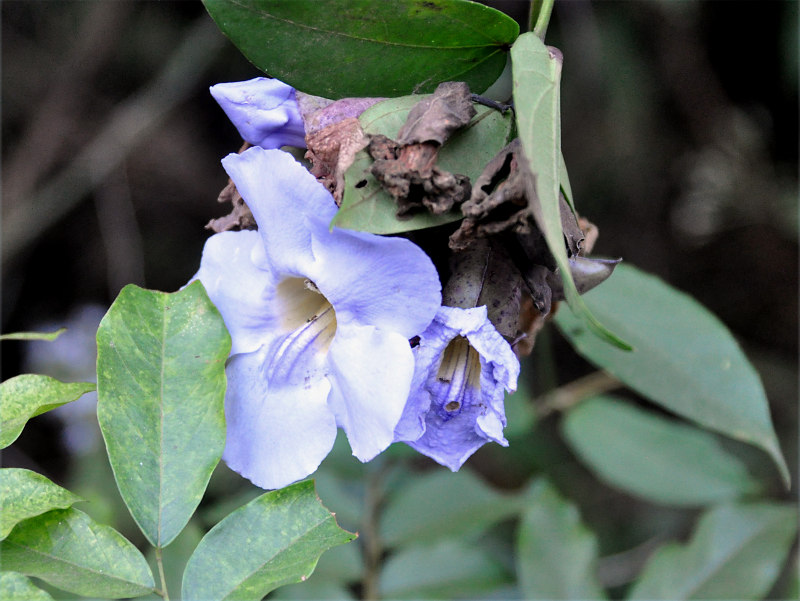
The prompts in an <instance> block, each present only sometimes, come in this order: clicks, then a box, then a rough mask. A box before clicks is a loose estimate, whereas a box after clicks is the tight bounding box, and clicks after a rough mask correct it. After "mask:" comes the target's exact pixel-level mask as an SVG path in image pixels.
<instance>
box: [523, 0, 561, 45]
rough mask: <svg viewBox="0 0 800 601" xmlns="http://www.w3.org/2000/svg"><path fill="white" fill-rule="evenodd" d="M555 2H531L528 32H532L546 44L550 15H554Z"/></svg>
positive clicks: (544, 0) (541, 0) (543, 0)
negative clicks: (545, 38) (545, 37)
mask: <svg viewBox="0 0 800 601" xmlns="http://www.w3.org/2000/svg"><path fill="white" fill-rule="evenodd" d="M553 4H555V0H531V9H530V13H529V15H528V31H532V32H533V33H535V34H536V35H537V37H538V38H539V39H540V40H542V41H543V42H544V36H545V34H546V33H547V26H548V24H549V23H550V15H551V14H553Z"/></svg>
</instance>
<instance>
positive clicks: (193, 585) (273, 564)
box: [182, 480, 355, 600]
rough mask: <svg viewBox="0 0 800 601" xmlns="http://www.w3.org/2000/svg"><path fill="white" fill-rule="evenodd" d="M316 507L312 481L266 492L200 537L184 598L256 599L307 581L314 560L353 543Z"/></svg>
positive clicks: (187, 573)
mask: <svg viewBox="0 0 800 601" xmlns="http://www.w3.org/2000/svg"><path fill="white" fill-rule="evenodd" d="M353 538H355V535H353V534H351V533H350V532H347V531H346V530H342V529H341V528H339V526H338V525H337V524H336V520H335V519H334V517H333V514H331V513H330V512H329V511H327V510H326V509H325V508H324V507H323V506H322V505H321V503H320V502H319V499H318V498H317V495H316V494H315V492H314V482H313V481H310V480H309V481H305V482H300V483H298V484H293V485H291V486H287V487H286V488H283V489H281V490H275V491H272V492H268V493H265V494H263V495H261V496H260V497H258V498H256V499H254V500H253V501H251V502H250V503H248V504H247V505H245V506H244V507H241V508H239V509H237V510H236V511H234V512H233V513H231V514H230V515H229V516H228V517H226V518H225V519H224V520H222V521H221V522H220V523H219V524H217V525H216V526H214V527H213V528H212V529H211V530H210V531H209V533H208V534H206V536H205V537H204V538H203V540H202V541H201V542H200V544H199V545H198V546H197V549H196V550H195V552H194V553H193V554H192V556H191V558H190V559H189V563H188V565H187V566H186V571H185V573H184V575H183V587H182V590H183V597H184V598H185V599H216V600H222V599H237V600H244V599H261V598H263V597H264V595H266V594H267V593H268V592H270V591H271V590H273V589H276V588H278V587H279V586H282V585H284V584H289V583H292V582H300V581H301V580H304V579H306V578H307V577H308V576H309V575H310V574H311V572H313V571H314V567H315V566H316V564H317V560H318V559H319V556H320V555H321V554H322V553H323V552H324V551H326V550H328V549H330V548H331V547H335V546H336V545H341V544H343V543H346V542H348V541H351V540H353Z"/></svg>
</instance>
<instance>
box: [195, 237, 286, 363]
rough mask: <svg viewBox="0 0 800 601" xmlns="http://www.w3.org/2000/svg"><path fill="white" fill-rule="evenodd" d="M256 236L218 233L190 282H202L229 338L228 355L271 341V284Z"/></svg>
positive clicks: (272, 291) (272, 289)
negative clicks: (229, 347) (220, 316)
mask: <svg viewBox="0 0 800 601" xmlns="http://www.w3.org/2000/svg"><path fill="white" fill-rule="evenodd" d="M260 255H263V245H262V242H261V238H260V237H259V235H258V232H253V231H241V232H222V233H220V234H215V235H214V236H211V237H210V238H209V239H208V240H207V241H206V244H205V248H203V256H202V258H201V259H200V269H199V270H198V272H197V273H196V274H195V276H194V278H192V279H194V280H200V281H201V282H203V286H204V287H205V289H206V292H207V293H208V297H209V298H210V299H211V302H213V303H214V305H215V306H216V307H217V309H218V310H219V312H220V313H221V314H222V319H223V320H225V326H226V327H227V328H228V331H229V332H230V335H231V341H232V346H231V354H236V353H245V352H250V351H254V350H256V349H258V347H260V346H261V345H262V344H265V343H268V342H269V341H270V340H272V338H273V337H274V334H273V333H272V332H273V330H274V329H275V325H276V321H275V319H274V318H273V316H272V314H271V311H270V309H269V308H270V306H271V303H272V299H273V296H274V287H275V280H274V277H273V275H272V272H271V271H270V270H269V268H267V267H266V266H264V265H263V259H262V258H260Z"/></svg>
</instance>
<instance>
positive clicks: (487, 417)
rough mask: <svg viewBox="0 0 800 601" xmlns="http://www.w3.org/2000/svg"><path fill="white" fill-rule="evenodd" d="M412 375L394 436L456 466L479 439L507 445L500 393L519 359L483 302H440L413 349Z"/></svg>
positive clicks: (510, 387) (513, 380)
mask: <svg viewBox="0 0 800 601" xmlns="http://www.w3.org/2000/svg"><path fill="white" fill-rule="evenodd" d="M414 351H415V353H414V358H415V361H416V365H415V371H414V381H413V383H412V386H411V393H410V396H409V400H408V404H407V406H406V410H405V412H404V413H403V417H402V419H401V421H400V423H399V424H398V426H397V428H396V430H395V440H396V441H402V442H406V443H407V444H409V445H410V446H411V447H413V448H414V449H416V450H417V451H419V452H420V453H422V454H423V455H427V456H428V457H431V458H432V459H435V460H436V461H438V462H439V463H441V464H442V465H444V466H446V467H449V468H450V469H451V470H453V471H456V470H458V468H460V467H461V465H462V464H463V463H464V462H465V461H466V460H467V458H468V457H469V456H470V455H472V454H473V453H474V452H475V451H477V450H478V449H479V448H480V447H481V446H483V444H484V443H486V442H488V441H490V440H491V441H494V442H496V443H499V444H501V445H503V446H508V441H507V440H506V439H505V438H504V437H503V428H504V427H505V425H506V416H505V410H504V407H503V397H504V394H505V392H506V391H508V392H512V391H514V390H516V386H517V377H518V376H519V360H518V359H517V357H516V356H515V355H514V352H513V351H512V350H511V346H510V345H509V344H508V342H506V340H505V339H504V338H503V337H502V336H501V335H500V334H499V333H498V332H497V330H496V329H495V328H494V326H493V325H492V323H491V322H490V321H489V319H488V318H487V316H486V307H485V306H480V307H475V308H472V309H460V308H456V307H441V308H440V309H439V311H438V312H437V313H436V317H435V318H434V320H433V322H432V323H431V324H430V326H428V328H427V329H426V330H425V331H424V332H423V333H422V334H421V335H420V341H419V345H418V346H417V348H415V349H414Z"/></svg>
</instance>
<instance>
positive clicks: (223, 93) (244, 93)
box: [209, 77, 306, 148]
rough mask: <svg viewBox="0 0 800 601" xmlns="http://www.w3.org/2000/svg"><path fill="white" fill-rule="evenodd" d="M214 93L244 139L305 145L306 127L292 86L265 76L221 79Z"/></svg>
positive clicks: (256, 142) (264, 145)
mask: <svg viewBox="0 0 800 601" xmlns="http://www.w3.org/2000/svg"><path fill="white" fill-rule="evenodd" d="M209 91H210V92H211V95H212V96H213V97H214V99H215V100H216V101H217V103H218V104H219V105H220V107H222V110H223V111H225V114H226V115H228V119H230V120H231V122H232V123H233V125H234V126H235V127H236V129H237V130H238V131H239V134H240V135H241V136H242V139H243V140H245V141H246V142H249V143H250V144H252V145H254V146H261V147H262V148H280V147H281V146H300V147H303V148H305V145H306V142H305V129H304V126H303V119H302V117H301V116H300V109H299V107H298V105H297V100H296V99H295V90H294V88H293V87H291V86H288V85H286V84H285V83H282V82H280V81H278V80H277V79H267V78H266V77H256V78H255V79H250V80H247V81H234V82H231V83H218V84H216V85H213V86H211V87H210V88H209Z"/></svg>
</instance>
